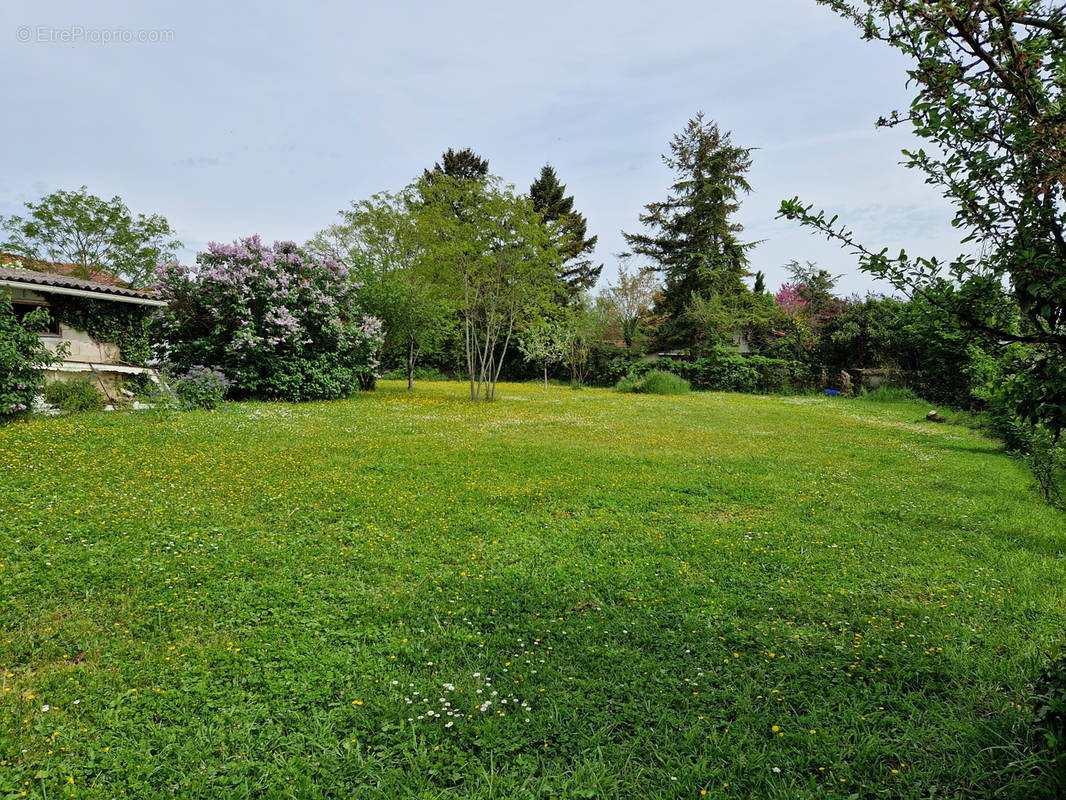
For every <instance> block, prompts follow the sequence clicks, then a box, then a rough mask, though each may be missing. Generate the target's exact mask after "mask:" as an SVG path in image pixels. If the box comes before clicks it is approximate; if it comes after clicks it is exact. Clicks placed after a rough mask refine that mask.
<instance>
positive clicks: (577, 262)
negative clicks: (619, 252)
mask: <svg viewBox="0 0 1066 800" xmlns="http://www.w3.org/2000/svg"><path fill="white" fill-rule="evenodd" d="M529 197H530V199H531V200H532V201H533V208H534V209H535V210H536V211H537V212H538V213H539V214H540V215H541V217H543V219H544V221H545V222H558V223H559V227H560V234H561V235H560V242H559V243H558V245H557V247H558V250H559V255H560V256H561V257H562V259H563V263H562V266H561V267H560V269H559V282H560V284H561V285H562V292H561V295H562V300H563V302H564V303H567V302H569V301H570V300H571V299H572V298H574V297H575V296H577V295H579V294H580V293H581V292H583V291H585V290H586V289H591V288H592V287H593V286H594V285H595V284H596V281H597V279H599V277H600V272H602V271H603V264H600V265H599V266H597V267H594V266H592V260H591V259H589V258H587V257H586V256H587V254H589V253H591V252H592V251H593V249H595V247H596V239H597V238H598V237H596V236H593V237H591V238H589V239H586V238H585V234H586V233H587V232H588V221H587V220H586V219H585V216H584V215H583V214H580V213H578V212H577V211H574V198H573V197H572V196H571V197H567V196H566V184H564V183H559V177H558V176H557V175H556V174H555V170H554V169H553V168H552V167H551V165H550V164H545V165H544V167H543V168H542V169H541V171H540V177H539V178H537V180H535V181H533V183H532V185H531V186H530V187H529Z"/></svg>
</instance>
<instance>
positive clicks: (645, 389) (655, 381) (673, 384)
mask: <svg viewBox="0 0 1066 800" xmlns="http://www.w3.org/2000/svg"><path fill="white" fill-rule="evenodd" d="M615 389H617V390H618V391H619V392H631V393H633V394H688V393H689V391H690V389H691V386H690V385H689V382H688V381H686V380H685V379H684V378H682V377H680V376H678V375H674V374H673V373H672V372H664V371H663V370H659V369H656V370H652V371H651V372H649V373H647V374H646V375H643V376H638V375H627V376H626V377H624V378H622V380H620V381H619V382H618V384H617V385H616V386H615Z"/></svg>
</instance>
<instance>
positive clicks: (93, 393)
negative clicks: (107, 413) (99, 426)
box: [44, 380, 104, 414]
mask: <svg viewBox="0 0 1066 800" xmlns="http://www.w3.org/2000/svg"><path fill="white" fill-rule="evenodd" d="M44 399H45V401H46V402H47V403H48V405H50V406H55V407H56V408H58V409H59V410H60V411H66V412H68V413H71V414H76V413H80V412H83V411H100V410H101V409H103V407H104V396H103V395H102V394H101V393H100V390H99V389H97V388H96V387H95V386H94V385H93V384H92V383H90V382H89V381H85V380H70V381H52V382H51V383H49V384H47V385H46V386H45V387H44Z"/></svg>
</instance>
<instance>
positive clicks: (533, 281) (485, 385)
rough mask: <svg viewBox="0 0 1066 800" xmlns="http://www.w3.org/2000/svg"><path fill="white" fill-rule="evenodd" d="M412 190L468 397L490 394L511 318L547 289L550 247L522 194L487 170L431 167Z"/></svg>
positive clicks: (554, 255) (551, 277)
mask: <svg viewBox="0 0 1066 800" xmlns="http://www.w3.org/2000/svg"><path fill="white" fill-rule="evenodd" d="M417 191H418V194H419V197H420V202H419V203H418V205H417V209H416V214H417V224H418V226H419V229H420V230H421V231H422V233H423V235H424V236H425V238H424V240H423V241H425V242H427V248H428V252H427V262H428V263H430V264H432V265H433V269H434V271H435V281H436V283H437V285H438V286H440V287H441V288H442V290H443V291H444V293H445V296H446V297H447V298H448V299H449V301H450V302H451V303H452V304H453V305H454V307H455V308H457V309H458V311H459V313H460V316H461V318H462V325H463V341H464V349H465V353H466V367H467V373H468V375H469V379H470V399H471V400H474V401H475V402H476V401H478V400H481V399H485V400H492V399H493V398H494V397H495V394H496V382H497V381H498V380H499V375H500V369H501V368H502V366H503V359H504V357H505V356H506V353H507V349H508V347H509V346H510V343H511V338H512V336H513V334H514V332H515V327H516V324H517V323H518V322H519V321H520V320H521V319H522V318H523V317H525V316H526V315H529V314H532V313H534V312H536V311H537V310H538V309H539V308H540V307H541V306H542V305H543V304H544V303H545V302H546V301H547V299H548V298H549V297H550V294H551V292H552V290H553V288H554V285H555V275H556V271H557V269H558V265H559V256H558V252H557V251H556V250H555V247H554V245H553V243H552V241H551V239H550V237H549V235H548V231H547V229H546V228H545V227H544V225H543V223H542V222H541V218H540V215H539V214H537V212H536V211H534V210H533V205H532V203H531V202H530V201H529V199H528V198H525V197H521V196H519V195H517V194H516V193H515V192H514V189H513V187H509V186H505V185H504V184H503V183H502V182H501V181H500V179H499V178H497V177H495V176H486V177H484V178H482V179H478V180H470V179H463V178H453V177H450V176H448V175H443V174H436V175H435V176H434V177H433V179H432V180H431V181H427V180H425V179H424V178H423V180H422V181H420V183H419V185H418V187H417Z"/></svg>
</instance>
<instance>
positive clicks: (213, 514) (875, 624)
mask: <svg viewBox="0 0 1066 800" xmlns="http://www.w3.org/2000/svg"><path fill="white" fill-rule="evenodd" d="M465 391H466V388H465V386H463V385H459V384H423V385H421V386H419V387H417V388H416V390H415V391H414V392H413V393H408V392H407V391H406V390H405V389H403V388H401V385H400V384H398V383H385V384H384V385H383V386H382V387H381V388H379V390H378V391H377V392H375V393H373V394H370V395H366V396H360V397H356V398H354V399H352V400H350V401H347V402H338V403H328V404H306V405H299V406H292V405H281V404H239V405H238V404H234V405H229V406H227V407H225V408H224V409H222V410H220V411H217V412H213V413H209V412H202V413H187V414H180V415H171V416H156V415H153V414H148V415H141V416H137V415H133V416H130V415H105V414H96V415H85V416H76V417H69V418H64V419H52V420H37V421H33V422H31V423H29V424H19V425H13V426H8V427H6V428H0V543H2V547H0V669H2V672H0V798H5V797H8V796H10V797H19V796H23V795H25V796H28V797H40V798H44V797H48V798H59V797H70V796H73V797H94V798H96V797H99V798H111V797H127V798H128V797H147V798H154V797H170V796H174V797H203V798H219V797H244V796H254V797H271V798H273V797H353V796H354V797H359V798H364V797H365V798H400V797H404V798H405V797H417V798H437V797H473V798H512V797H547V796H552V797H566V798H570V797H575V798H583V797H589V798H593V797H595V798H599V797H605V798H610V797H633V798H636V797H703V796H706V797H711V798H717V797H722V798H726V797H729V798H748V797H756V798H776V797H782V798H784V797H789V798H796V797H800V798H804V797H826V796H839V797H861V798H865V797H886V798H924V797H930V796H933V795H934V794H935V796H936V797H942V796H946V797H972V798H986V797H993V796H1004V797H1014V798H1039V797H1052V796H1054V791H1055V790H1054V789H1053V788H1052V787H1051V784H1050V782H1049V779H1048V777H1047V775H1046V772H1044V773H1042V772H1041V771H1040V770H1041V763H1042V762H1041V758H1040V756H1039V755H1038V754H1034V753H1033V752H1031V751H1030V750H1029V749H1028V745H1027V740H1026V736H1027V735H1028V733H1027V728H1026V723H1027V719H1028V709H1026V708H1025V703H1026V693H1027V690H1028V686H1027V684H1029V683H1031V681H1032V679H1033V678H1034V677H1035V675H1036V672H1037V671H1038V669H1039V666H1040V664H1041V660H1042V658H1043V655H1042V651H1046V650H1049V649H1051V648H1053V647H1055V646H1056V645H1057V644H1058V643H1059V642H1061V641H1062V639H1063V635H1064V633H1066V561H1064V560H1063V559H1062V557H1061V556H1062V551H1063V544H1064V542H1066V519H1064V517H1063V515H1062V514H1060V513H1059V512H1056V511H1054V510H1052V509H1050V508H1048V507H1046V506H1045V505H1043V504H1042V503H1041V501H1040V499H1039V497H1038V495H1037V494H1036V492H1035V491H1033V489H1032V486H1031V481H1030V478H1029V476H1028V474H1027V473H1026V470H1025V468H1024V466H1022V465H1021V464H1019V463H1017V462H1016V461H1014V460H1012V459H1010V458H1008V457H1006V456H1004V455H1003V454H1002V449H1001V447H1000V446H999V445H997V444H996V443H995V442H993V441H991V440H989V439H985V438H982V437H981V436H979V435H978V434H975V433H973V432H971V431H969V430H967V429H965V428H962V427H959V426H952V425H935V424H931V423H926V422H924V421H922V420H921V418H922V417H923V416H924V413H925V411H926V410H928V409H927V408H926V407H924V406H918V405H914V404H906V403H904V404H876V403H872V402H863V401H845V400H839V399H830V398H823V397H808V398H766V397H750V396H742V395H723V394H697V395H691V396H681V397H649V396H635V395H619V394H615V393H612V392H607V391H594V390H586V391H570V390H567V389H549V390H544V389H541V388H539V387H536V386H525V385H522V386H518V385H505V386H501V399H500V400H499V402H497V403H495V404H492V405H489V406H480V407H475V406H473V405H471V404H470V402H469V401H468V400H465V401H464V400H463V393H464V392H465ZM704 792H705V793H706V794H704Z"/></svg>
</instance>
